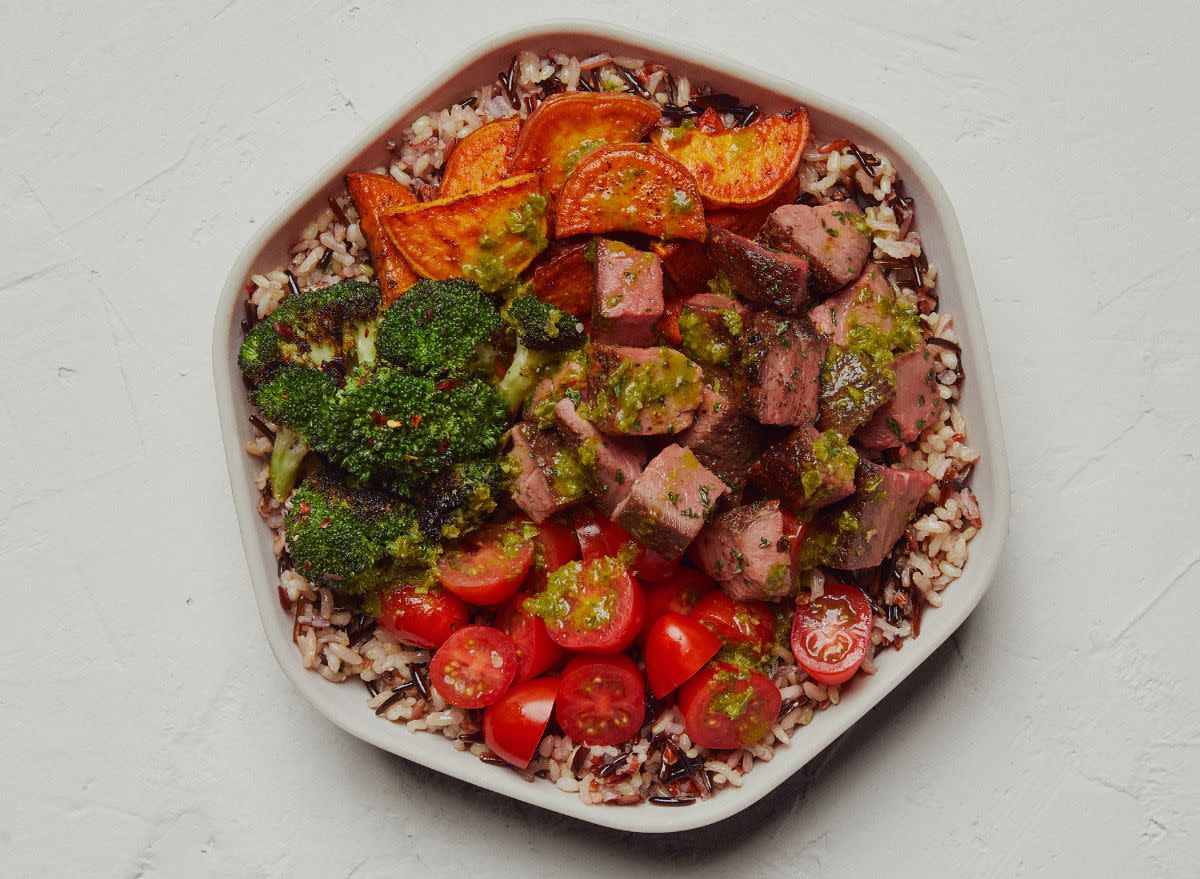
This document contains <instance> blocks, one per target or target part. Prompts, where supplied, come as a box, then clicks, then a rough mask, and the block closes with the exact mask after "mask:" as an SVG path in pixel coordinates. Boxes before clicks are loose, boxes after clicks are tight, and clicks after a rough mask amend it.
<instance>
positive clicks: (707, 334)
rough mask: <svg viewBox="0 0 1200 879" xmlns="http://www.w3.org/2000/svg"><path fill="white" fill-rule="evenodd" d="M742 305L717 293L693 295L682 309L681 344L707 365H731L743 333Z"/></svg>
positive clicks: (686, 350) (680, 317)
mask: <svg viewBox="0 0 1200 879" xmlns="http://www.w3.org/2000/svg"><path fill="white" fill-rule="evenodd" d="M742 313H743V309H742V307H741V306H740V305H739V304H738V303H737V300H735V299H731V298H729V297H728V296H719V295H716V294H714V293H697V294H696V295H695V296H690V297H688V298H687V299H686V300H684V303H683V305H682V307H681V308H680V309H679V336H680V339H681V340H682V341H681V342H680V347H681V348H682V349H683V352H684V353H685V354H687V356H688V357H690V358H691V359H692V360H694V361H696V362H697V363H699V364H702V365H704V366H729V365H730V363H731V362H732V360H733V353H734V347H735V345H736V344H737V340H738V337H739V336H741V334H742V329H743V324H742Z"/></svg>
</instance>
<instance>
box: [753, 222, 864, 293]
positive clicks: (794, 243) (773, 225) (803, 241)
mask: <svg viewBox="0 0 1200 879" xmlns="http://www.w3.org/2000/svg"><path fill="white" fill-rule="evenodd" d="M864 226H865V218H864V217H863V214H862V210H861V209H860V208H859V206H858V205H857V204H855V203H854V202H853V201H849V200H846V201H834V202H830V203H829V204H823V205H817V206H816V207H813V206H811V205H803V204H785V205H783V206H782V207H778V208H776V209H775V210H774V211H773V212H772V213H771V216H770V217H768V218H767V222H766V224H765V225H764V226H763V227H762V231H761V232H759V234H758V240H759V241H761V242H762V243H763V244H765V245H766V246H767V247H771V248H774V249H775V250H782V251H785V252H787V253H795V254H798V255H800V256H802V257H804V258H805V259H806V260H808V266H809V275H808V288H809V289H810V290H812V291H813V292H814V293H818V294H821V295H827V294H829V293H832V292H834V291H835V290H840V289H841V288H842V287H845V286H846V285H847V284H849V283H850V282H851V281H853V280H854V279H855V278H857V277H858V275H859V274H860V273H861V272H862V270H863V266H864V265H866V262H867V256H868V255H869V254H870V252H871V236H870V235H868V234H867V232H866V231H865V229H864Z"/></svg>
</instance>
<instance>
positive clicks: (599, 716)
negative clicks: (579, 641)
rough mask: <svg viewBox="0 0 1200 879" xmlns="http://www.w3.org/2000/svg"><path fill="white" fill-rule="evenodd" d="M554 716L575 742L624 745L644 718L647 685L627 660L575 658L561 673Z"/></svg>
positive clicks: (640, 674)
mask: <svg viewBox="0 0 1200 879" xmlns="http://www.w3.org/2000/svg"><path fill="white" fill-rule="evenodd" d="M554 715H555V717H557V718H558V725H559V726H561V727H562V728H563V732H565V733H566V734H567V735H569V736H570V737H571V738H572V739H574V740H575V741H577V742H583V743H585V744H588V745H618V744H620V743H621V742H627V741H629V740H630V739H631V738H633V737H634V736H635V735H637V732H638V730H639V729H641V727H642V721H643V720H644V719H645V717H646V682H645V681H644V680H642V673H641V672H640V671H638V667H637V666H636V665H635V664H634V662H633V660H632V659H630V658H629V657H628V656H623V655H617V656H576V657H575V658H574V659H572V660H571V661H570V662H568V663H567V667H566V668H564V669H563V673H562V682H561V684H560V685H559V690H558V704H557V705H556V706H555V710H554Z"/></svg>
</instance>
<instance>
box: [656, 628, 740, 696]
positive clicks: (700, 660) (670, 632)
mask: <svg viewBox="0 0 1200 879" xmlns="http://www.w3.org/2000/svg"><path fill="white" fill-rule="evenodd" d="M720 649H721V639H720V638H718V637H717V636H716V635H714V634H713V633H712V632H710V631H709V630H708V629H706V628H704V626H702V625H701V624H700V623H699V622H698V621H697V620H694V619H692V618H691V617H685V616H683V615H682V614H678V613H665V614H663V615H662V616H660V617H659V618H658V619H657V620H655V621H654V623H653V624H652V625H651V626H650V632H649V635H648V636H647V638H646V652H645V656H646V677H647V678H649V679H650V689H651V690H652V691H653V693H654V696H655V698H658V699H661V698H662V697H663V696H665V695H667V693H669V692H671V691H672V690H674V689H675V688H676V687H678V686H679V685H680V684H682V683H683V682H684V681H686V680H687V679H688V678H690V677H691V676H692V675H694V674H695V673H696V672H698V671H700V669H702V668H703V667H704V664H705V663H706V662H708V661H709V660H710V659H712V658H713V657H714V656H716V655H717V651H718V650H720Z"/></svg>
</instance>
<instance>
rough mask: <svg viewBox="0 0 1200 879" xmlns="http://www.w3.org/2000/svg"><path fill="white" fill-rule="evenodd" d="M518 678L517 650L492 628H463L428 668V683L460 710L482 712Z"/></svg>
mask: <svg viewBox="0 0 1200 879" xmlns="http://www.w3.org/2000/svg"><path fill="white" fill-rule="evenodd" d="M516 675H517V646H516V645H515V644H513V640H512V638H510V637H508V635H506V634H504V633H503V632H501V631H500V630H499V629H493V628H492V627H491V626H464V627H463V628H461V629H459V630H458V631H457V632H455V633H454V634H453V635H451V636H450V637H449V638H447V639H446V640H445V642H444V643H443V644H442V646H441V647H439V648H438V650H437V653H435V654H433V661H432V662H430V664H429V682H430V683H431V684H433V688H434V689H435V690H437V691H438V692H439V693H441V695H442V698H443V699H445V700H446V701H447V702H449V703H450V704H451V705H455V706H457V707H459V708H483V707H484V706H485V705H491V704H492V703H493V702H495V701H496V700H497V699H499V698H500V697H501V696H503V695H504V694H505V692H506V691H507V690H508V688H509V687H510V686H511V685H512V682H513V678H515V677H516Z"/></svg>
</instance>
